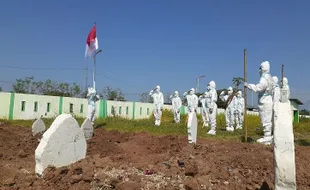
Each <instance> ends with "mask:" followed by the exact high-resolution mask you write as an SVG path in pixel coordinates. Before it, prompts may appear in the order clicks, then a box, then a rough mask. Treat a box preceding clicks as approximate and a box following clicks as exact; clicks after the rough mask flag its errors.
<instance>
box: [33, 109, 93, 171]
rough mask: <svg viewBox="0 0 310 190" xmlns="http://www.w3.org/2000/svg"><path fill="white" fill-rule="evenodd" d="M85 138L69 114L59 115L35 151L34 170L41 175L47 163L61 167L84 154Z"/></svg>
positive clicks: (81, 157)
mask: <svg viewBox="0 0 310 190" xmlns="http://www.w3.org/2000/svg"><path fill="white" fill-rule="evenodd" d="M86 147H87V144H86V140H85V137H84V133H83V130H82V129H81V128H80V127H79V124H78V122H77V121H76V120H75V119H74V118H73V117H72V116H71V115H70V114H61V115H59V116H58V117H57V118H56V119H55V120H54V122H53V123H52V125H51V127H50V128H49V129H48V130H47V131H46V132H45V133H44V134H43V137H42V139H41V141H40V144H39V145H38V147H37V149H36V151H35V160H36V166H35V172H36V174H37V175H38V176H42V173H43V171H44V170H45V168H47V167H48V166H49V165H51V166H55V167H62V166H67V165H70V164H72V163H74V162H76V161H78V160H81V159H83V158H85V156H86Z"/></svg>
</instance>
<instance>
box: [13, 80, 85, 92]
mask: <svg viewBox="0 0 310 190" xmlns="http://www.w3.org/2000/svg"><path fill="white" fill-rule="evenodd" d="M12 87H13V91H14V92H16V93H24V94H42V95H50V96H65V97H80V96H81V88H80V87H79V86H78V85H77V84H76V83H73V84H69V83H57V82H55V81H52V80H50V79H48V80H46V81H45V82H42V81H34V77H33V76H32V77H26V78H25V79H16V83H15V84H13V86H12Z"/></svg>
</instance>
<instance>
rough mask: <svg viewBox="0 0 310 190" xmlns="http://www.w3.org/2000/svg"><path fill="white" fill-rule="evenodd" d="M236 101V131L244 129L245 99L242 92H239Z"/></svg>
mask: <svg viewBox="0 0 310 190" xmlns="http://www.w3.org/2000/svg"><path fill="white" fill-rule="evenodd" d="M235 100H236V101H235V119H236V123H237V126H236V129H242V124H243V112H244V98H243V97H242V91H238V92H237V97H236V99H235Z"/></svg>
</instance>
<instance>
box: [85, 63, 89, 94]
mask: <svg viewBox="0 0 310 190" xmlns="http://www.w3.org/2000/svg"><path fill="white" fill-rule="evenodd" d="M85 64H86V68H85V71H86V75H85V90H84V92H86V91H87V86H88V84H87V83H88V63H87V59H85Z"/></svg>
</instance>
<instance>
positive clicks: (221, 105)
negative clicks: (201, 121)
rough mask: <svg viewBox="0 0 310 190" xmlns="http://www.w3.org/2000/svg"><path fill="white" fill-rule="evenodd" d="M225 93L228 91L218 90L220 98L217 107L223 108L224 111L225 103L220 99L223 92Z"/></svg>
mask: <svg viewBox="0 0 310 190" xmlns="http://www.w3.org/2000/svg"><path fill="white" fill-rule="evenodd" d="M223 91H226V89H219V90H216V92H217V96H218V98H217V107H218V108H222V109H225V104H226V103H225V102H223V101H222V100H221V99H220V94H221V92H223Z"/></svg>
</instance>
